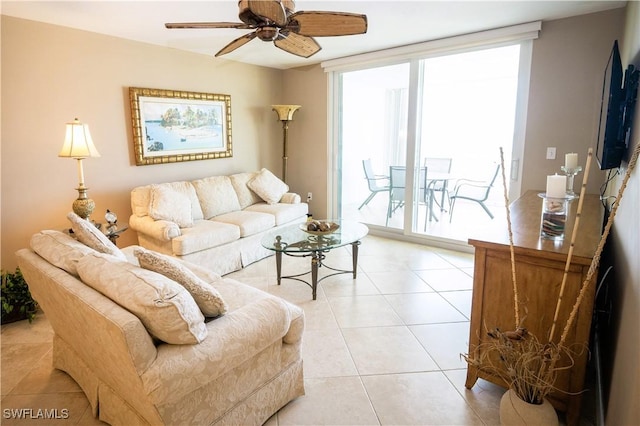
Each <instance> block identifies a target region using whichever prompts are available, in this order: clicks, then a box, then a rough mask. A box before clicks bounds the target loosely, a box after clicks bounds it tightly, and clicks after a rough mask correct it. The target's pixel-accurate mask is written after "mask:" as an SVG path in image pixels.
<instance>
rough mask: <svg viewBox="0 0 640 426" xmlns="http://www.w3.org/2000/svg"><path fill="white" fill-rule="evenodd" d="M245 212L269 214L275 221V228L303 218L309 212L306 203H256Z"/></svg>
mask: <svg viewBox="0 0 640 426" xmlns="http://www.w3.org/2000/svg"><path fill="white" fill-rule="evenodd" d="M245 211H251V212H261V213H269V214H270V215H273V216H274V217H275V220H276V226H278V225H283V224H285V223H289V222H291V221H293V220H296V219H298V218H300V217H304V216H305V215H306V214H307V213H308V211H309V205H308V204H307V203H298V204H283V203H278V204H266V203H258V204H254V205H252V206H249V207H247V209H246V210H245Z"/></svg>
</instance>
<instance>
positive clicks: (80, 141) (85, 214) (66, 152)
mask: <svg viewBox="0 0 640 426" xmlns="http://www.w3.org/2000/svg"><path fill="white" fill-rule="evenodd" d="M58 157H67V158H75V159H76V160H78V180H79V181H80V183H79V184H78V187H77V188H76V189H77V190H78V198H77V199H76V200H75V201H74V202H73V212H74V213H75V214H77V215H78V216H80V217H81V218H83V219H89V216H91V212H93V209H94V208H95V206H96V204H95V203H94V202H93V200H92V199H91V198H88V197H87V190H88V189H89V188H87V187H86V186H84V170H83V169H82V160H83V159H85V158H88V157H100V153H99V152H98V150H97V149H96V147H95V145H94V144H93V140H92V139H91V133H89V125H88V124H82V123H81V122H80V121H78V119H77V118H76V119H75V120H73V122H71V123H67V132H66V135H65V138H64V145H63V146H62V150H60V153H59V154H58Z"/></svg>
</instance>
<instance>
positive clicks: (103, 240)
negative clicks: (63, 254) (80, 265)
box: [67, 212, 127, 260]
mask: <svg viewBox="0 0 640 426" xmlns="http://www.w3.org/2000/svg"><path fill="white" fill-rule="evenodd" d="M67 219H69V222H71V229H72V230H73V234H74V235H75V237H76V238H77V239H78V241H80V242H81V243H83V244H86V245H87V246H89V247H91V248H92V249H94V250H96V251H99V252H100V253H106V254H110V255H113V256H115V257H117V258H119V259H122V260H126V259H127V258H126V257H125V255H124V254H123V253H122V252H121V251H120V249H119V248H118V247H116V245H115V244H113V243H112V242H111V241H109V238H107V236H106V235H104V234H103V233H102V231H100V230H99V229H98V228H96V226H95V225H94V224H93V223H91V222H89V221H88V220H86V219H83V218H81V217H80V216H78V215H77V214H75V213H74V212H69V214H68V215H67Z"/></svg>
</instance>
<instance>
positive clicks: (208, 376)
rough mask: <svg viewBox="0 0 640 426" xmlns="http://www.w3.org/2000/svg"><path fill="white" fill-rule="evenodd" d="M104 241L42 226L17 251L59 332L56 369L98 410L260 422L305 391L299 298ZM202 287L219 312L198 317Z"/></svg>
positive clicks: (118, 421) (145, 417)
mask: <svg viewBox="0 0 640 426" xmlns="http://www.w3.org/2000/svg"><path fill="white" fill-rule="evenodd" d="M81 220H82V219H81ZM87 223H88V222H87ZM75 231H76V229H75V228H74V232H75ZM97 232H98V233H99V231H97ZM75 234H76V236H77V238H78V239H79V240H81V236H80V235H77V234H78V233H77V232H75ZM98 237H99V236H98ZM81 241H83V240H81ZM85 243H86V241H85ZM100 244H102V246H100V245H99V246H98V247H92V248H90V247H88V246H86V245H85V244H82V243H80V242H78V241H76V240H75V239H74V238H72V237H71V236H69V235H67V234H65V233H62V232H59V231H41V232H39V233H37V234H35V235H34V236H33V237H32V239H31V249H27V248H25V249H21V250H19V251H18V252H17V253H16V254H17V258H18V264H19V267H20V270H21V271H22V273H23V274H24V277H25V279H26V281H27V283H28V285H29V289H30V290H31V293H32V295H33V297H34V298H35V299H36V300H37V301H38V303H39V305H40V307H41V309H42V310H43V311H44V313H45V314H46V316H47V319H48V320H49V322H50V323H51V326H52V328H53V331H54V338H53V366H54V367H55V368H57V369H60V370H62V371H65V372H67V373H68V374H69V375H70V376H71V377H72V378H73V379H74V380H75V381H76V382H77V383H78V384H79V385H80V387H81V388H82V390H83V391H84V393H85V394H86V396H87V398H88V399H89V402H90V404H91V407H92V409H93V414H94V416H98V417H99V418H100V419H101V420H102V421H105V422H107V423H109V424H115V425H127V426H129V425H139V424H152V425H158V424H169V425H178V424H180V425H187V424H194V425H213V424H215V425H222V424H228V425H240V424H242V425H260V424H263V423H264V422H265V421H266V420H267V419H268V418H269V417H270V416H272V415H273V414H274V413H275V412H276V411H277V410H279V409H280V408H281V407H282V406H284V405H285V404H287V403H288V402H289V401H290V400H292V399H294V398H296V397H298V396H301V395H303V394H304V385H303V370H302V358H301V343H302V334H303V330H304V312H303V311H302V310H301V309H300V308H299V307H297V306H295V305H292V304H290V303H288V302H286V301H284V300H282V299H280V298H278V297H275V296H272V295H270V294H268V293H265V292H262V291H260V290H258V289H255V288H253V287H250V286H247V285H244V284H242V283H240V282H238V281H234V280H231V279H228V278H221V277H220V276H219V275H217V274H214V273H212V272H210V271H208V270H206V269H205V268H202V267H200V266H198V265H194V264H190V263H188V262H184V261H181V260H179V259H175V258H173V257H170V256H166V255H160V254H157V253H153V252H151V251H148V250H145V249H142V248H141V247H139V246H131V247H127V248H124V249H123V250H119V249H117V248H116V247H115V246H108V244H109V241H108V240H107V241H106V243H105V242H104V241H100ZM92 246H93V245H92ZM96 249H97V250H96ZM105 253H108V254H105ZM148 255H150V256H151V258H153V259H156V258H159V259H160V260H161V261H163V262H164V261H167V262H169V263H170V264H173V263H175V264H177V265H178V266H177V269H178V270H182V269H186V271H187V272H184V271H183V272H184V273H183V276H182V277H184V276H187V277H188V276H196V277H197V280H196V279H194V280H196V281H197V282H200V286H201V287H200V290H198V291H195V290H193V288H189V287H187V286H186V285H185V284H184V283H182V282H181V281H180V280H181V279H182V278H180V277H177V278H176V280H178V281H173V280H172V279H170V278H168V276H169V275H166V274H167V273H166V272H164V273H165V275H163V274H160V273H158V272H155V271H153V270H149V266H148V265H146V264H144V263H143V260H144V259H146V257H144V256H148ZM141 256H143V257H141ZM139 265H143V266H144V268H142V267H140V266H139ZM178 282H180V283H181V284H183V285H185V286H184V287H182V286H181V285H180V284H178ZM202 289H205V290H207V291H209V292H210V293H211V292H212V293H214V294H215V295H216V303H218V304H217V305H216V306H217V308H216V309H219V312H217V313H218V314H220V313H223V315H221V316H218V317H216V318H208V319H207V320H206V321H205V318H204V315H203V312H205V311H202V312H201V311H200V310H199V309H198V308H200V306H201V303H203V302H202V298H201V297H200V298H199V297H198V294H199V293H198V292H199V291H201V290H202ZM187 290H188V291H187ZM200 296H202V295H201V294H200ZM220 299H221V300H220ZM176 307H178V309H176ZM185 339H186V340H185ZM194 339H195V341H192V340H194ZM166 340H169V341H170V342H169V343H168V342H167V341H166ZM174 340H177V341H175V342H174ZM72 414H73V413H72ZM76 414H77V413H76Z"/></svg>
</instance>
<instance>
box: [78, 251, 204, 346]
mask: <svg viewBox="0 0 640 426" xmlns="http://www.w3.org/2000/svg"><path fill="white" fill-rule="evenodd" d="M78 274H79V275H80V278H81V279H82V281H83V282H84V283H85V284H87V285H88V286H89V287H92V288H93V289H94V290H96V291H99V292H100V293H102V294H103V295H105V296H106V297H108V298H109V299H111V300H113V301H114V302H115V303H117V304H118V305H120V306H122V307H123V308H125V309H126V310H128V311H129V312H131V313H132V314H134V315H135V316H137V317H138V318H139V319H140V321H141V322H142V324H144V326H145V328H146V329H147V330H148V331H149V333H150V334H151V335H153V336H155V337H156V338H158V339H160V340H162V341H163V342H166V343H170V344H174V345H189V344H196V343H200V342H202V341H203V340H204V339H205V338H206V337H207V334H208V331H207V327H206V325H205V323H204V316H203V315H202V312H200V309H198V305H197V304H196V302H195V301H194V300H193V297H191V295H190V294H189V292H188V291H187V290H186V289H185V288H184V287H182V286H181V285H180V284H178V283H176V282H175V281H172V280H170V279H169V278H167V277H165V276H163V275H160V274H158V273H155V272H153V271H149V270H146V269H144V268H140V267H138V266H136V265H133V264H131V263H129V262H126V261H121V260H118V259H114V258H113V257H111V256H106V255H104V254H102V253H90V254H87V255H86V256H84V257H83V258H82V259H80V261H79V262H78Z"/></svg>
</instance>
